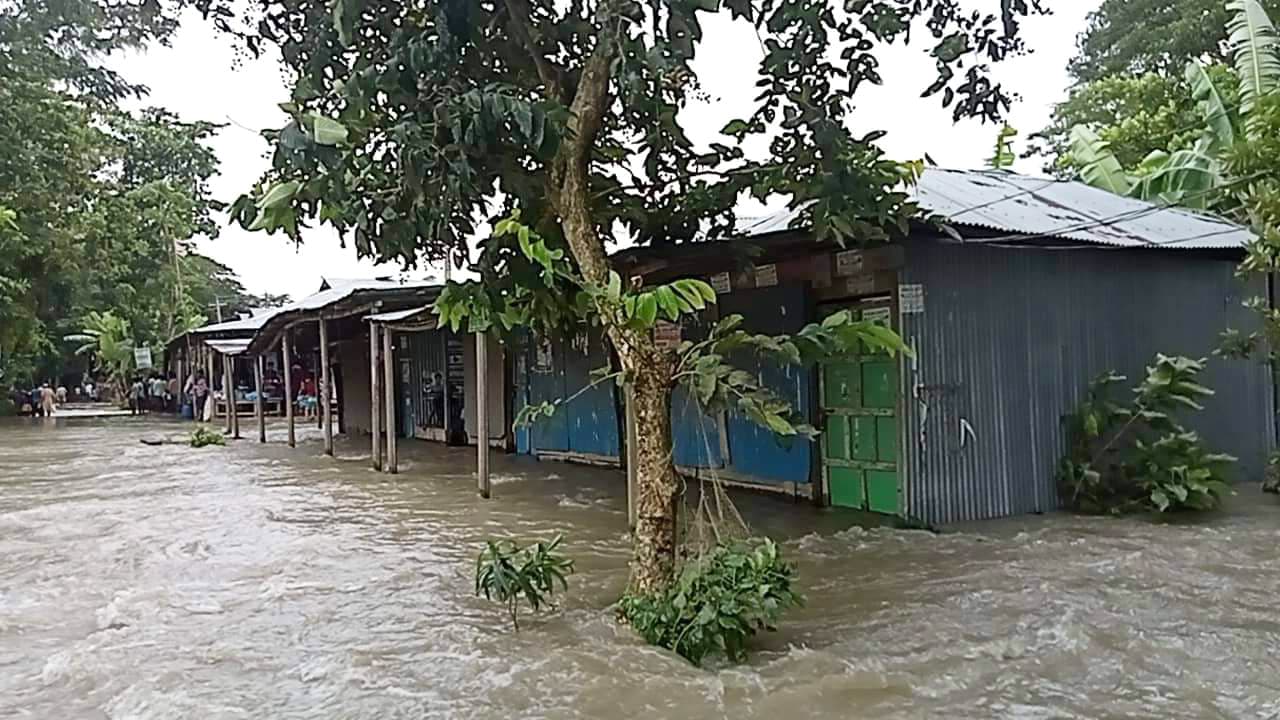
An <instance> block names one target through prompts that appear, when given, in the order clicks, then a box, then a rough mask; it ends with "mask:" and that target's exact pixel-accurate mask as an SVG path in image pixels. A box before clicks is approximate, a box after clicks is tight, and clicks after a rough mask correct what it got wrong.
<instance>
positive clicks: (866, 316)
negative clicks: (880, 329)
mask: <svg viewBox="0 0 1280 720" xmlns="http://www.w3.org/2000/svg"><path fill="white" fill-rule="evenodd" d="M890 316H891V313H890V312H889V308H887V307H878V308H867V309H866V310H863V311H862V319H863V320H866V321H867V322H873V323H880V324H881V325H884V326H885V327H890V326H891V325H892V323H890V322H889V318H890Z"/></svg>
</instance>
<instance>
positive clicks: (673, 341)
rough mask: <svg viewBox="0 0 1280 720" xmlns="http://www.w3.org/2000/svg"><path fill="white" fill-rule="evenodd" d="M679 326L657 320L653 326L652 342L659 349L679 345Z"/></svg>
mask: <svg viewBox="0 0 1280 720" xmlns="http://www.w3.org/2000/svg"><path fill="white" fill-rule="evenodd" d="M680 340H681V334H680V326H679V325H678V324H676V323H672V322H667V321H665V320H659V321H658V322H656V323H654V325H653V342H654V344H655V345H657V346H658V347H661V348H674V347H676V346H678V345H679V344H680Z"/></svg>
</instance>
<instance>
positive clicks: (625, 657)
mask: <svg viewBox="0 0 1280 720" xmlns="http://www.w3.org/2000/svg"><path fill="white" fill-rule="evenodd" d="M181 430H182V428H180V427H178V425H177V424H175V423H164V422H160V421H155V420H137V419H132V418H105V419H69V418H63V419H54V420H51V421H5V422H4V423H3V424H0V717H6V718H8V717H16V718H27V717H29V718H157V719H160V718H163V719H166V720H167V719H170V718H188V717H190V718H202V719H203V718H379V719H383V718H735V719H738V718H784V719H785V720H800V719H801V718H1037V719H1038V718H1148V717H1149V718H1267V717H1278V716H1280V572H1277V571H1278V570H1280V560H1277V555H1278V553H1277V541H1278V540H1280V534H1278V533H1277V525H1278V524H1280V509H1277V507H1276V502H1275V501H1274V500H1273V499H1272V498H1270V497H1265V498H1264V497H1263V496H1261V495H1254V494H1250V495H1247V496H1245V497H1242V498H1240V499H1239V500H1238V501H1237V502H1236V503H1235V504H1234V506H1233V507H1234V509H1232V510H1230V511H1228V512H1225V513H1222V514H1219V515H1218V516H1216V517H1214V518H1213V519H1212V520H1210V521H1209V522H1207V523H1206V524H1203V525H1186V524H1175V525H1162V524H1152V523H1149V522H1143V521H1128V520H1126V521H1108V520H1089V519H1079V518H1072V517H1066V516H1052V517H1045V518H1026V519H1021V520H1017V521H1012V522H1008V521H1006V522H1001V523H994V524H986V525H976V526H973V527H969V528H966V529H964V530H963V531H960V532H955V533H949V534H944V535H931V534H928V533H924V532H903V531H892V530H872V531H865V530H860V529H856V528H849V527H848V526H849V524H850V522H851V521H852V519H851V518H850V517H849V516H847V515H844V514H841V513H838V512H818V511H815V510H813V509H812V508H810V507H808V506H804V505H801V506H793V505H791V504H789V503H786V502H780V501H777V500H774V499H760V498H755V497H746V498H740V499H739V504H740V506H742V507H743V508H744V512H745V514H746V515H747V518H748V520H749V521H750V522H751V523H752V524H753V526H754V527H756V528H757V529H760V530H764V531H767V532H769V533H771V534H773V535H774V536H775V537H779V538H785V542H784V548H785V551H786V552H787V553H788V554H789V555H790V556H791V557H792V558H794V559H796V560H798V562H799V565H800V571H801V585H802V588H803V590H804V592H805V593H806V594H807V596H808V599H809V603H808V605H807V606H806V607H805V608H804V609H802V610H800V611H797V612H795V613H794V614H792V615H791V616H789V617H788V618H787V619H786V621H785V623H784V626H783V628H782V629H781V631H780V632H778V633H776V634H770V635H767V636H764V637H762V638H761V639H760V641H759V642H758V643H757V648H758V651H757V652H756V653H755V654H754V655H753V657H752V659H751V661H750V662H749V663H748V664H745V665H741V666H736V667H735V666H720V667H713V668H710V669H704V670H700V669H694V668H691V667H689V666H688V665H686V664H685V663H684V662H683V661H681V660H679V659H678V658H675V657H673V656H671V655H669V654H668V653H665V652H663V651H660V650H656V649H653V648H650V647H646V646H645V645H643V644H642V643H640V642H639V641H638V640H637V639H636V638H635V637H634V636H633V635H632V634H631V633H630V632H629V631H628V630H627V629H625V628H620V627H618V626H617V625H616V624H615V623H614V622H613V620H612V615H611V613H610V612H609V610H608V607H609V605H610V604H611V603H612V602H613V601H614V600H615V599H616V598H617V596H618V595H619V593H620V592H621V590H622V588H623V585H624V583H625V580H626V567H625V566H626V561H627V555H628V543H627V539H626V536H625V532H624V531H625V523H626V521H625V512H624V506H623V502H622V499H621V494H620V492H621V479H620V476H619V475H618V474H617V473H615V472H611V471H607V470H599V469H591V468H577V467H569V466H563V465H559V464H551V463H536V462H525V461H521V460H513V459H509V458H502V459H500V460H499V461H498V462H496V464H495V469H496V470H497V472H498V477H497V480H496V485H495V492H494V494H495V498H494V499H493V500H491V501H488V502H485V501H481V500H480V499H478V498H477V497H476V495H475V493H474V492H473V489H472V479H471V477H470V475H469V473H470V471H471V469H472V465H471V462H472V455H471V453H470V451H466V450H446V449H441V448H438V447H434V446H429V445H426V444H418V443H410V444H408V446H407V447H404V448H403V449H404V455H405V460H406V462H405V471H404V473H403V474H402V475H400V476H398V477H389V476H386V475H381V474H378V473H375V472H373V471H371V470H369V469H368V468H367V450H366V449H365V447H364V445H363V444H355V443H341V442H340V443H339V447H338V451H339V456H340V457H339V459H338V460H334V459H331V458H327V457H324V456H323V455H322V454H321V452H320V444H319V442H318V441H317V439H316V437H315V436H314V435H313V434H311V435H308V436H306V439H305V440H304V442H303V443H302V444H301V445H300V446H299V448H297V449H296V450H290V449H289V448H287V447H285V446H284V445H283V444H282V443H280V442H278V441H279V440H280V439H281V437H280V433H279V430H278V429H274V428H273V431H272V440H273V441H276V442H273V443H271V444H268V445H266V446H262V445H259V444H257V443H256V442H251V441H242V442H240V443H237V444H235V445H234V446H232V447H228V448H212V449H204V450H194V449H191V448H188V447H182V446H177V445H170V446H164V447H148V446H144V445H142V444H140V443H139V442H138V439H139V438H140V437H142V436H146V435H156V434H164V433H177V432H180V431H181ZM310 432H311V433H314V431H310ZM557 532H563V533H565V534H566V536H567V538H568V549H569V551H570V553H571V554H572V555H573V556H574V557H575V558H576V560H577V562H578V567H579V574H578V575H577V576H575V577H574V578H573V584H572V588H571V591H570V592H569V593H568V595H567V596H565V598H564V600H563V607H562V610H561V611H559V612H556V613H552V614H549V615H545V616H541V617H538V618H536V619H527V620H526V622H525V623H522V631H521V632H520V633H519V634H513V633H511V632H510V631H509V630H508V627H507V625H506V621H505V618H504V616H503V614H502V612H501V611H500V610H499V608H497V607H495V606H493V605H490V604H488V603H486V602H484V601H482V600H479V599H477V598H475V597H473V596H472V585H471V583H472V579H471V569H472V563H473V558H474V554H475V551H476V548H477V545H478V544H479V543H480V542H481V541H482V540H483V539H485V538H488V537H491V536H512V537H518V538H523V539H528V538H539V537H548V536H550V535H552V534H554V533H557Z"/></svg>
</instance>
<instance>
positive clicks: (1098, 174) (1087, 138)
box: [1071, 125, 1133, 195]
mask: <svg viewBox="0 0 1280 720" xmlns="http://www.w3.org/2000/svg"><path fill="white" fill-rule="evenodd" d="M1071 154H1072V156H1073V157H1074V158H1075V160H1076V162H1078V163H1080V164H1081V165H1082V166H1083V169H1082V170H1081V171H1080V177H1081V179H1083V180H1084V181H1085V182H1086V183H1088V184H1089V185H1092V186H1094V187H1097V188H1102V189H1103V190H1106V191H1108V192H1112V193H1115V194H1116V195H1128V194H1129V191H1130V190H1132V189H1133V183H1132V182H1131V181H1130V180H1129V177H1128V176H1127V175H1126V174H1125V172H1124V168H1123V167H1121V166H1120V161H1119V160H1116V156H1115V155H1113V154H1112V153H1111V150H1110V148H1108V147H1107V143H1105V142H1103V141H1102V140H1101V139H1099V138H1098V136H1097V135H1095V134H1094V132H1093V131H1092V130H1090V129H1089V128H1087V127H1084V126H1083V125H1077V126H1076V127H1074V128H1072V129H1071Z"/></svg>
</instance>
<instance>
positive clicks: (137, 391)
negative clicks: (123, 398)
mask: <svg viewBox="0 0 1280 720" xmlns="http://www.w3.org/2000/svg"><path fill="white" fill-rule="evenodd" d="M146 403H147V386H146V385H145V384H144V383H143V382H142V377H141V376H138V377H136V378H134V379H133V385H131V386H129V412H130V413H132V414H134V415H142V414H143V413H145V412H146V410H147V407H146Z"/></svg>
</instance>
